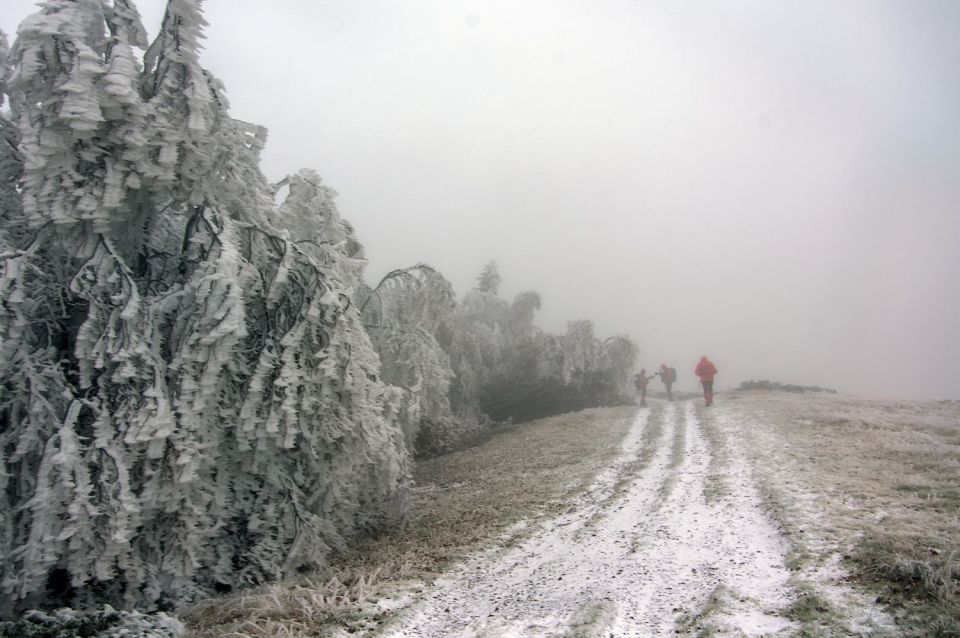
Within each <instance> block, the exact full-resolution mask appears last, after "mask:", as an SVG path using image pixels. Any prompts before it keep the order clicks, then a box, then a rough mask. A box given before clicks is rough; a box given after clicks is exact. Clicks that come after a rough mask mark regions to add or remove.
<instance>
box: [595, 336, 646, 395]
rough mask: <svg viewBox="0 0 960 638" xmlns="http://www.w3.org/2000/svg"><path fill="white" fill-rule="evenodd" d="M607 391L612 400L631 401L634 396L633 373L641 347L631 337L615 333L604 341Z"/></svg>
mask: <svg viewBox="0 0 960 638" xmlns="http://www.w3.org/2000/svg"><path fill="white" fill-rule="evenodd" d="M603 351H604V359H605V367H606V374H607V388H608V389H607V391H608V392H609V393H610V394H611V396H610V398H609V400H610V401H629V400H631V399H632V398H633V396H634V385H633V375H634V369H635V366H636V364H637V356H638V355H639V353H640V349H639V348H638V347H637V344H635V343H634V342H633V341H631V340H630V337H628V336H626V335H615V336H613V337H609V338H607V339H606V340H604V342H603Z"/></svg>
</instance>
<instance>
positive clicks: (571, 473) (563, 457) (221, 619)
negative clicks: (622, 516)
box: [183, 407, 636, 638]
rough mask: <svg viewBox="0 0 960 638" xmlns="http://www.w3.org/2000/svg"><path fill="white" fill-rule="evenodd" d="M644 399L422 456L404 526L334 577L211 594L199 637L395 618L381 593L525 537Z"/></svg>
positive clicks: (571, 490) (609, 446)
mask: <svg viewBox="0 0 960 638" xmlns="http://www.w3.org/2000/svg"><path fill="white" fill-rule="evenodd" d="M635 413H636V408H634V407H621V408H602V409H594V410H586V411H583V412H577V413H573V414H566V415H561V416H557V417H551V418H548V419H542V420H540V421H534V422H532V423H527V424H523V425H517V426H512V427H509V428H503V429H501V430H499V431H498V432H497V433H496V434H495V435H494V436H493V437H492V438H491V439H490V440H489V441H487V442H485V443H483V444H482V445H479V446H477V447H474V448H470V449H467V450H462V451H459V452H453V453H450V454H446V455H443V456H440V457H436V458H432V459H426V460H423V461H420V462H419V463H418V466H417V468H416V471H415V474H414V483H415V487H414V491H413V507H412V515H411V518H410V520H409V521H408V523H407V524H406V525H405V526H404V527H403V528H402V529H396V530H393V531H391V532H387V533H384V534H381V535H380V536H378V537H376V538H370V539H367V540H365V541H363V542H361V543H359V544H358V545H357V546H356V547H355V548H354V550H353V551H352V553H351V554H350V555H348V556H343V557H341V558H340V559H339V560H338V561H336V563H335V565H334V573H333V575H332V576H329V577H327V578H325V579H317V578H314V579H302V580H299V581H297V582H289V583H278V584H273V585H270V586H266V587H262V588H258V589H254V590H250V591H247V592H240V593H237V594H233V595H230V596H226V597H223V598H217V599H213V600H209V601H205V602H203V603H201V604H199V605H196V606H195V607H194V608H192V609H190V610H189V611H188V612H187V613H186V614H184V617H183V619H184V621H185V622H186V623H187V626H188V628H189V629H190V631H191V633H190V635H191V636H192V637H193V638H214V637H219V638H266V637H268V636H270V637H273V636H328V635H334V634H337V633H342V632H343V631H346V632H350V633H353V632H358V631H366V630H374V629H376V628H377V627H378V626H381V625H382V624H383V623H384V622H388V621H389V617H390V615H391V612H390V611H389V610H386V609H384V610H380V609H378V608H377V606H376V602H377V601H378V600H381V599H384V598H387V597H390V596H394V595H398V594H402V592H403V591H405V590H406V591H408V590H410V589H411V588H413V590H414V591H416V588H417V587H421V588H422V586H423V584H424V581H426V582H429V581H430V580H431V579H432V578H433V577H435V576H436V575H437V574H439V573H440V572H442V571H443V570H444V569H445V568H447V567H449V566H450V564H451V563H452V562H454V561H457V560H459V559H461V558H463V557H465V556H467V555H468V554H470V553H471V552H474V551H477V550H479V549H481V548H485V547H490V546H493V545H494V544H496V543H505V542H510V541H511V539H512V540H516V538H517V537H518V535H517V533H515V532H514V533H512V534H508V533H507V532H508V531H509V530H510V528H511V527H512V526H514V525H515V524H517V523H519V522H521V521H526V520H535V519H538V518H541V517H545V516H552V515H556V514H559V513H560V512H562V511H564V510H565V509H566V508H568V507H569V504H570V502H571V501H572V499H573V498H574V496H575V495H576V494H578V493H580V492H582V491H583V490H584V489H585V488H586V487H587V486H588V485H589V483H590V481H591V479H592V477H593V476H594V475H595V474H596V473H597V472H598V471H599V470H601V469H603V468H604V467H605V466H606V465H607V464H608V463H609V462H610V461H611V459H612V458H613V457H614V456H615V455H616V453H617V452H618V450H619V448H620V443H621V441H622V439H623V436H624V435H625V434H626V432H627V430H628V429H629V426H630V423H631V421H632V419H633V416H634V415H635Z"/></svg>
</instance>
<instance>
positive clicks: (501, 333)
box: [441, 262, 510, 420]
mask: <svg viewBox="0 0 960 638" xmlns="http://www.w3.org/2000/svg"><path fill="white" fill-rule="evenodd" d="M499 285H500V275H499V274H498V273H497V267H496V264H495V263H494V262H490V263H489V264H487V265H486V266H485V267H484V269H483V272H481V274H480V277H478V283H477V286H476V287H475V288H474V289H473V290H471V291H470V292H468V293H467V294H466V296H465V297H464V298H463V301H462V302H461V303H460V304H458V305H457V310H456V312H455V313H454V315H453V317H451V320H450V322H449V323H448V325H447V326H446V327H445V329H444V330H443V333H442V336H441V344H442V345H443V347H444V350H445V351H446V352H447V353H448V354H449V356H450V363H451V367H452V368H453V371H454V374H455V377H454V380H453V382H452V383H451V389H450V398H451V403H452V405H453V407H454V411H455V412H456V413H457V414H458V415H459V416H461V417H462V418H464V419H473V420H476V419H480V418H481V417H480V415H481V409H480V400H481V394H482V392H483V388H484V386H485V385H486V384H487V383H489V382H490V380H491V379H492V378H493V377H494V375H495V371H496V369H497V367H498V366H500V365H501V358H502V356H503V352H504V346H505V333H506V329H507V325H508V323H509V316H510V308H509V306H508V304H507V303H506V302H505V301H504V300H503V299H501V298H500V297H498V296H497V294H496V290H497V288H498V287H499Z"/></svg>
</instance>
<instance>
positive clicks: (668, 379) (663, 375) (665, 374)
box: [653, 363, 677, 401]
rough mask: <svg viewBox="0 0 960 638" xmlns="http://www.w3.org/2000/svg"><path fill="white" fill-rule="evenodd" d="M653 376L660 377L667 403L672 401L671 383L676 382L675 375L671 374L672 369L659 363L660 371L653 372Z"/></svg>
mask: <svg viewBox="0 0 960 638" xmlns="http://www.w3.org/2000/svg"><path fill="white" fill-rule="evenodd" d="M653 375H654V376H656V377H660V380H661V381H663V385H664V386H666V388H667V401H673V382H674V381H676V380H677V377H676V375H675V374H674V373H673V368H670V367H668V366H667V364H665V363H661V364H660V370H658V371H657V372H654V373H653Z"/></svg>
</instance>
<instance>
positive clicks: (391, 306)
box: [362, 264, 477, 454]
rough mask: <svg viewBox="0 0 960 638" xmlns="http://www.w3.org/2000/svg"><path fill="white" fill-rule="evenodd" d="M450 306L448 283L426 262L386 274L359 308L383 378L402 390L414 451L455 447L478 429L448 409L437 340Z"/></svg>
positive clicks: (449, 373)
mask: <svg viewBox="0 0 960 638" xmlns="http://www.w3.org/2000/svg"><path fill="white" fill-rule="evenodd" d="M455 307H456V299H455V296H454V293H453V288H452V286H451V285H450V282H448V281H447V280H446V279H445V278H444V277H443V275H441V274H440V273H439V272H437V271H436V270H434V269H433V268H431V267H430V266H427V265H425V264H417V265H415V266H412V267H409V268H401V269H397V270H393V271H391V272H389V273H388V274H387V275H386V276H384V277H383V279H381V280H380V282H379V283H378V284H377V285H376V286H375V287H374V288H373V289H371V290H370V291H369V293H368V296H367V297H366V299H365V301H364V303H363V307H362V309H363V315H364V318H365V322H366V324H367V327H368V331H369V332H370V334H371V336H372V338H373V342H374V345H375V347H376V349H377V353H378V354H379V355H380V361H381V364H382V367H381V370H382V374H383V379H384V381H386V382H387V383H389V384H391V385H395V386H398V387H401V388H403V389H404V390H406V412H407V418H408V421H407V423H406V427H405V433H406V437H407V443H408V445H409V446H410V448H411V449H412V450H414V451H415V452H416V453H419V454H425V453H434V452H439V451H444V450H448V449H451V448H453V447H456V446H457V445H459V444H461V443H462V442H463V441H464V440H465V439H466V438H469V436H470V435H471V434H472V433H474V432H475V431H476V428H477V424H476V422H475V421H473V420H470V419H466V420H465V419H463V418H459V417H457V416H455V415H454V413H453V410H452V408H451V405H450V381H451V379H452V378H453V376H454V372H453V370H452V369H451V366H450V358H449V356H448V355H447V353H446V352H445V351H444V350H443V348H442V347H441V345H440V342H439V340H438V336H439V335H440V332H441V330H442V329H443V328H444V327H445V326H446V325H448V324H449V322H450V321H451V319H452V317H453V313H454V310H455Z"/></svg>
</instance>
